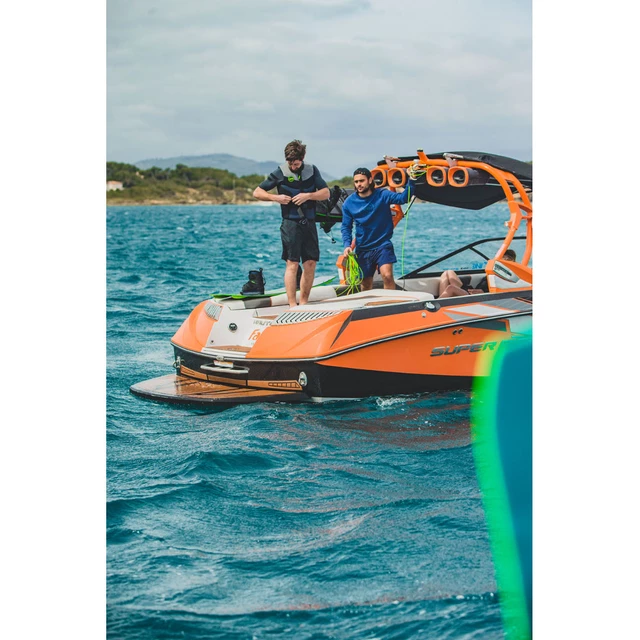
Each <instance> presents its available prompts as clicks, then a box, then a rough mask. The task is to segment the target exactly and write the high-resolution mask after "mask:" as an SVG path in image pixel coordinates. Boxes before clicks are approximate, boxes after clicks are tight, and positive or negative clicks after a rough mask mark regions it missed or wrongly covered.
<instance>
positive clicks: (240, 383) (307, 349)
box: [131, 294, 532, 405]
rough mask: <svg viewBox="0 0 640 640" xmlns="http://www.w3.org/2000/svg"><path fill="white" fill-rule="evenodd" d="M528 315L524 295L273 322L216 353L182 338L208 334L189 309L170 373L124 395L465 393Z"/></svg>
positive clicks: (206, 398)
mask: <svg viewBox="0 0 640 640" xmlns="http://www.w3.org/2000/svg"><path fill="white" fill-rule="evenodd" d="M249 313H251V312H249ZM300 313H306V312H305V311H302V312H300ZM531 317H532V316H531V300H530V295H525V296H522V294H511V295H506V294H501V295H499V296H477V297H476V299H475V300H474V301H472V300H468V299H467V300H464V301H460V300H449V301H443V302H437V303H432V302H430V301H427V303H426V306H425V304H422V303H415V304H414V303H410V304H404V305H398V304H389V305H387V306H374V307H371V308H367V309H363V310H355V311H353V312H346V313H339V314H332V315H328V316H320V317H316V316H315V315H314V316H313V317H311V318H310V319H305V320H304V321H303V322H301V323H298V324H295V325H291V324H284V323H283V324H279V323H272V324H270V325H268V326H267V327H266V328H265V329H264V330H263V332H262V334H260V336H259V337H258V339H257V340H256V344H255V346H253V347H250V346H241V345H236V346H232V345H227V346H225V347H218V348H217V349H216V348H212V347H209V346H202V347H198V346H197V345H198V344H203V343H204V340H203V339H202V338H201V339H200V341H199V342H198V341H196V340H194V339H189V337H190V336H193V335H194V334H195V333H196V332H197V331H200V336H201V337H202V336H207V335H211V334H212V331H214V330H215V325H213V321H211V324H212V325H213V326H214V329H211V328H210V326H209V324H203V322H204V321H206V322H207V323H209V320H208V319H207V318H206V317H204V316H203V314H202V313H199V314H197V313H194V314H192V318H191V319H190V320H188V321H187V322H185V324H184V325H183V329H181V331H179V332H178V333H177V334H176V336H174V339H173V340H172V344H173V348H174V353H175V362H174V367H175V369H176V375H174V376H163V377H161V378H155V379H153V380H148V381H146V382H143V383H139V384H137V385H134V386H133V387H132V388H131V391H132V393H134V394H136V395H138V396H141V397H145V398H149V399H153V400H159V401H164V402H173V403H184V404H226V405H230V404H242V403H248V402H305V401H318V400H324V399H334V398H335V399H339V398H343V399H346V398H363V397H369V396H389V395H399V394H410V393H420V392H431V391H443V390H454V389H460V390H464V389H469V388H470V387H471V386H472V384H473V380H474V378H475V377H478V376H482V375H484V374H483V370H482V366H481V364H482V362H483V360H484V358H483V354H484V353H486V352H495V351H497V350H498V349H499V348H500V345H501V344H502V343H503V342H504V341H505V340H512V339H517V338H518V336H520V335H523V331H524V332H526V331H530V327H531ZM233 319H234V320H235V319H236V318H235V317H234V318H233ZM227 322H228V320H226V321H225V323H223V327H222V328H223V329H225V330H226V328H225V327H226V323H227ZM238 322H240V321H239V320H238ZM199 323H200V324H199ZM229 324H230V323H229ZM203 326H204V329H205V330H204V331H202V330H201V329H202V327H203ZM185 328H186V329H185ZM187 329H188V331H189V332H188V333H187ZM223 335H224V334H223ZM185 336H186V338H185ZM367 336H368V338H367ZM192 344H193V345H195V346H196V348H199V350H196V348H193V347H191V345H192ZM223 344H225V343H223Z"/></svg>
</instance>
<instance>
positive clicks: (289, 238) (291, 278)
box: [280, 220, 301, 307]
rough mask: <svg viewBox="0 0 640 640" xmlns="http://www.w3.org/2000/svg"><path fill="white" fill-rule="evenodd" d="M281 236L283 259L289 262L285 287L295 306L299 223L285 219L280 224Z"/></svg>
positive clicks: (285, 274)
mask: <svg viewBox="0 0 640 640" xmlns="http://www.w3.org/2000/svg"><path fill="white" fill-rule="evenodd" d="M280 236H281V238H282V259H283V260H286V263H287V264H286V267H285V270H284V289H285V291H286V293H287V300H288V301H289V306H291V307H295V306H296V304H297V303H296V289H297V288H298V286H297V276H298V263H299V262H300V246H301V234H300V231H299V225H298V223H297V222H295V221H294V220H283V221H282V225H281V226H280Z"/></svg>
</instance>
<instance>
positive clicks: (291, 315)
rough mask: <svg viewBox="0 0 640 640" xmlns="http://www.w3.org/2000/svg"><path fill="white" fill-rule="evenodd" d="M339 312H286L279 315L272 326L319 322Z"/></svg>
mask: <svg viewBox="0 0 640 640" xmlns="http://www.w3.org/2000/svg"><path fill="white" fill-rule="evenodd" d="M337 313H340V311H287V312H285V313H281V314H280V315H279V316H278V317H277V318H276V320H275V321H274V324H297V323H298V322H310V321H311V320H319V319H320V318H328V317H329V316H335V315H336V314H337Z"/></svg>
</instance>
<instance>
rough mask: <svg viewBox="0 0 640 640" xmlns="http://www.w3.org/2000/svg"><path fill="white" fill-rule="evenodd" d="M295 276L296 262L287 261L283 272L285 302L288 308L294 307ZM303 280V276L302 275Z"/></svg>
mask: <svg viewBox="0 0 640 640" xmlns="http://www.w3.org/2000/svg"><path fill="white" fill-rule="evenodd" d="M297 276H298V261H297V260H296V261H295V262H294V261H293V260H287V266H286V267H285V270H284V288H285V291H286V292H287V300H288V301H289V306H290V307H295V306H296V304H298V303H297V302H296V289H297V286H296V285H297V282H296V281H297ZM302 277H303V278H304V274H303V275H302Z"/></svg>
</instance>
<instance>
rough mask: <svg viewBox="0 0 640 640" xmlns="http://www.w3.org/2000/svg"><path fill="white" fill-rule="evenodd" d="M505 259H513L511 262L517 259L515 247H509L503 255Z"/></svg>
mask: <svg viewBox="0 0 640 640" xmlns="http://www.w3.org/2000/svg"><path fill="white" fill-rule="evenodd" d="M502 257H503V258H504V259H505V260H511V262H515V261H516V252H515V251H514V250H513V249H507V250H506V251H505V252H504V255H503V256H502Z"/></svg>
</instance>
